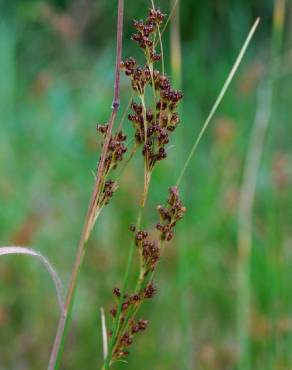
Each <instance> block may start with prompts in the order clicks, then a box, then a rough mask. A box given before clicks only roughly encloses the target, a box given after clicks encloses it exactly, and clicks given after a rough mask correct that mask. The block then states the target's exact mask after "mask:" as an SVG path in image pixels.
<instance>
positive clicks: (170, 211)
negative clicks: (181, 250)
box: [156, 186, 186, 241]
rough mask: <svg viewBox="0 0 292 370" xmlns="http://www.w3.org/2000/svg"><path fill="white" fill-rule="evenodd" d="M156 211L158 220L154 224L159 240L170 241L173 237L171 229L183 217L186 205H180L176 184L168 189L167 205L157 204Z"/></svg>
mask: <svg viewBox="0 0 292 370" xmlns="http://www.w3.org/2000/svg"><path fill="white" fill-rule="evenodd" d="M157 211H158V213H159V216H160V222H159V223H158V224H157V225H156V228H157V230H158V231H159V232H160V240H162V241H170V240H171V239H172V238H173V235H174V232H173V229H174V227H175V225H176V223H177V222H178V221H179V220H181V219H182V218H183V216H184V214H185V212H186V207H184V206H183V205H182V201H181V200H180V196H179V191H178V188H177V187H176V186H175V187H172V188H170V189H169V198H168V200H167V205H166V206H158V207H157Z"/></svg>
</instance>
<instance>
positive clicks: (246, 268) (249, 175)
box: [237, 82, 272, 370]
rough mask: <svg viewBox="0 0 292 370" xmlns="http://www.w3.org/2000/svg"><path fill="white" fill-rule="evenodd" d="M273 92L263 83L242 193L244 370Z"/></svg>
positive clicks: (239, 259) (240, 254)
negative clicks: (259, 189)
mask: <svg viewBox="0 0 292 370" xmlns="http://www.w3.org/2000/svg"><path fill="white" fill-rule="evenodd" d="M271 99H272V89H271V85H270V84H269V83H267V82H266V83H262V84H261V85H260V87H259V92H258V104H257V112H256V117H255V123H254V127H253V130H252V133H251V139H250V145H249V150H248V153H247V158H246V164H245V169H244V175H243V182H242V186H241V191H240V199H239V209H238V235H237V331H238V345H239V364H238V368H239V369H240V370H249V369H250V368H251V360H250V357H251V356H250V340H249V333H250V316H251V312H250V307H251V302H250V300H251V291H250V286H251V282H250V255H251V247H252V212H253V204H254V198H255V192H256V183H257V175H258V171H259V166H260V161H261V157H262V152H263V146H264V140H265V136H266V131H267V127H268V124H269V121H270V115H271Z"/></svg>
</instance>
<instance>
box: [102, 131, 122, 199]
mask: <svg viewBox="0 0 292 370" xmlns="http://www.w3.org/2000/svg"><path fill="white" fill-rule="evenodd" d="M96 129H97V131H98V132H100V133H101V134H102V135H104V136H105V135H106V133H107V130H108V125H107V124H106V125H97V127H96ZM126 139H127V137H126V135H124V134H123V133H122V131H119V132H118V133H117V134H115V135H112V136H111V138H110V141H109V146H108V151H107V156H106V159H105V166H104V174H105V177H106V176H107V175H108V174H109V172H110V171H111V170H112V169H115V168H116V167H117V165H118V163H119V162H121V161H122V160H123V158H124V155H125V153H126V152H127V148H126V146H125V145H124V142H125V140H126ZM117 188H118V184H117V182H116V181H113V180H106V181H105V182H104V185H103V190H102V192H101V196H100V199H99V205H100V206H104V205H106V204H108V203H109V201H110V199H111V198H112V196H113V194H114V192H115V190H116V189H117Z"/></svg>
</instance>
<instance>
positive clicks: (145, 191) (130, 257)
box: [102, 169, 151, 370]
mask: <svg viewBox="0 0 292 370" xmlns="http://www.w3.org/2000/svg"><path fill="white" fill-rule="evenodd" d="M150 180H151V172H147V173H146V169H145V174H144V188H143V194H142V201H141V204H140V209H139V213H138V217H137V221H136V225H135V228H136V230H138V229H139V228H140V225H141V220H142V214H143V210H144V208H145V204H146V201H147V196H148V191H149V186H150ZM134 251H135V240H133V241H132V243H131V246H130V251H129V255H128V260H127V266H126V270H125V274H124V279H123V286H122V289H121V295H120V300H119V304H118V307H117V313H116V317H115V320H114V327H113V332H112V337H111V340H110V343H109V352H108V356H107V358H106V359H105V361H104V364H103V367H102V369H104V370H108V369H109V368H110V365H111V361H112V355H113V352H114V348H115V345H116V344H117V342H118V340H119V335H118V334H119V324H120V316H121V312H122V304H123V297H124V295H125V293H126V290H127V286H128V280H129V275H130V268H131V265H132V260H133V256H134Z"/></svg>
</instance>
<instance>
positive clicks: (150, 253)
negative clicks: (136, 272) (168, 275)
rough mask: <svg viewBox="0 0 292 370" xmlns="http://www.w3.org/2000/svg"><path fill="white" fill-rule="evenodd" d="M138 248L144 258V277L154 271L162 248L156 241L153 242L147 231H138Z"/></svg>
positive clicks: (136, 238)
mask: <svg viewBox="0 0 292 370" xmlns="http://www.w3.org/2000/svg"><path fill="white" fill-rule="evenodd" d="M135 242H136V246H137V247H138V249H139V252H140V254H141V255H142V257H143V269H144V276H146V275H147V274H148V273H149V272H151V271H154V270H155V267H156V265H157V262H158V261H159V258H160V248H159V245H158V242H157V241H156V240H153V241H151V240H150V239H149V236H148V232H147V231H138V232H137V233H136V235H135Z"/></svg>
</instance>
